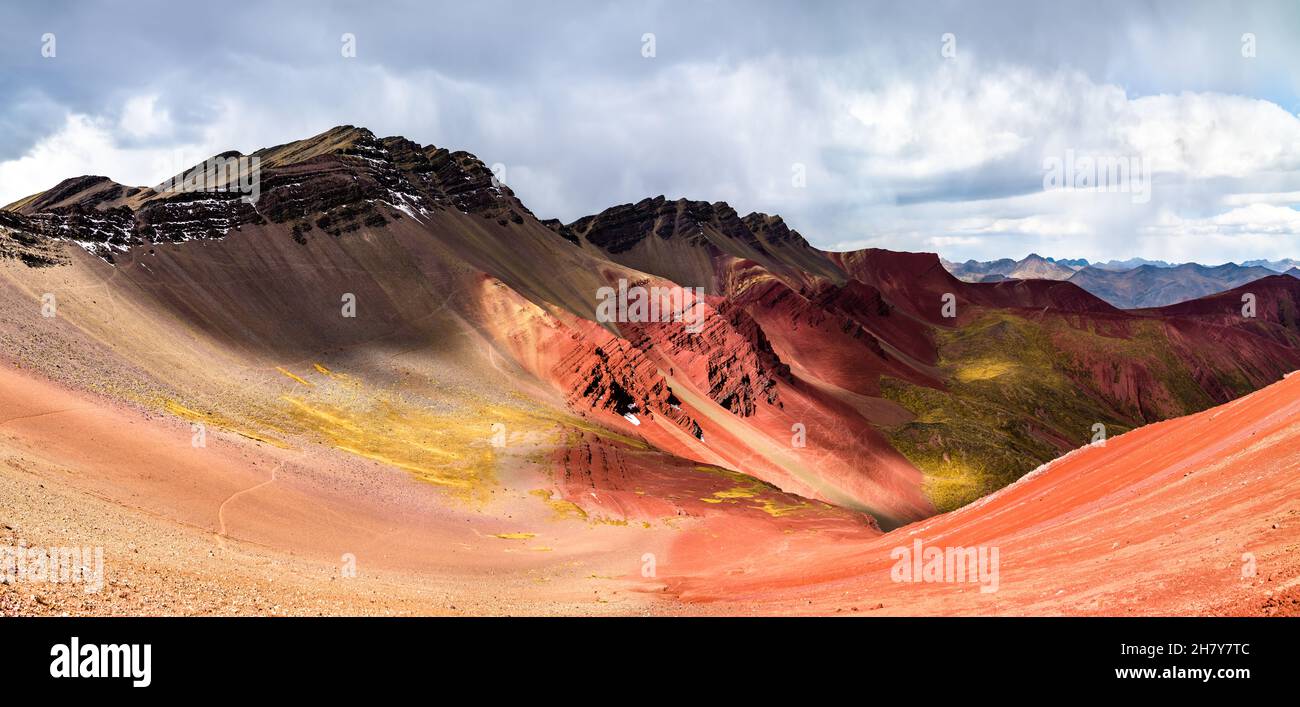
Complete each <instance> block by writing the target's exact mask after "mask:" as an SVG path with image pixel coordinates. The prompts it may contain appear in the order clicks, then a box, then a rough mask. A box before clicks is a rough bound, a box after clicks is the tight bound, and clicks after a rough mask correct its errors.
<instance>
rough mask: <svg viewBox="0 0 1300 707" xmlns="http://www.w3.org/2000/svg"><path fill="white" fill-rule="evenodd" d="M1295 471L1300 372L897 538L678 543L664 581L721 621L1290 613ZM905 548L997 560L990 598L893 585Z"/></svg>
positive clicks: (1298, 563)
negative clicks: (750, 617) (983, 553)
mask: <svg viewBox="0 0 1300 707" xmlns="http://www.w3.org/2000/svg"><path fill="white" fill-rule="evenodd" d="M1298 466H1300V376H1297V375H1291V376H1289V377H1287V378H1286V379H1285V380H1282V381H1279V382H1277V383H1274V384H1273V385H1271V386H1268V387H1267V388H1265V389H1263V390H1261V391H1258V392H1256V393H1253V394H1251V395H1249V396H1246V397H1244V398H1242V399H1240V400H1237V401H1235V402H1233V403H1231V404H1228V405H1222V406H1219V407H1215V408H1212V409H1210V410H1206V411H1204V412H1201V413H1198V414H1196V415H1191V416H1187V417H1180V418H1177V419H1175V420H1171V421H1168V422H1162V423H1159V424H1154V425H1149V426H1146V427H1143V428H1141V429H1138V430H1134V431H1132V432H1129V433H1127V434H1124V435H1122V436H1119V437H1115V438H1112V439H1109V440H1107V442H1106V444H1105V445H1104V446H1101V445H1093V446H1088V447H1083V448H1081V449H1079V450H1076V451H1075V452H1072V453H1070V454H1068V455H1066V456H1064V457H1061V458H1060V459H1058V460H1056V461H1053V462H1052V463H1051V464H1048V465H1044V466H1043V467H1042V468H1040V469H1037V470H1035V471H1034V473H1032V474H1030V475H1028V476H1026V477H1024V478H1023V479H1021V480H1020V481H1019V482H1017V483H1015V484H1013V485H1011V486H1009V487H1007V488H1005V489H1002V490H1001V491H999V492H997V493H995V494H993V495H990V496H988V497H986V498H984V499H981V500H980V501H979V502H977V503H975V504H972V505H971V506H969V507H967V508H964V509H962V510H960V511H957V512H954V513H948V514H945V515H941V516H937V517H935V518H932V519H929V520H927V521H924V522H921V523H917V524H915V525H912V526H909V527H908V528H907V532H906V534H905V535H903V537H895V536H894V535H893V534H890V535H885V536H882V537H879V538H874V539H871V540H869V541H866V542H863V543H859V544H848V543H818V542H816V540H805V539H802V538H791V539H790V540H789V541H788V542H786V543H776V542H773V541H772V540H771V539H770V538H767V537H761V536H760V537H753V536H750V537H732V538H723V539H719V538H710V537H701V536H686V537H683V538H682V539H681V540H680V541H679V542H677V543H676V544H675V545H674V548H673V552H674V557H677V558H680V559H679V561H678V562H675V563H674V565H673V568H672V570H671V574H670V576H667V577H665V578H664V579H663V583H664V585H665V589H666V591H667V592H668V593H669V594H670V595H672V596H674V597H677V598H678V599H679V600H681V601H685V602H690V603H692V604H695V605H703V606H718V607H719V609H718V611H719V612H720V613H734V612H738V611H740V609H738V608H736V607H734V606H732V605H730V604H729V603H728V598H730V597H743V598H744V601H745V607H744V609H743V611H746V612H749V613H759V614H764V615H771V614H778V613H784V612H786V611H789V610H790V609H789V607H790V606H791V605H794V606H797V607H798V610H799V611H801V612H806V613H808V614H813V615H825V614H832V613H836V612H846V613H852V612H854V611H861V612H864V613H866V614H867V615H871V616H876V615H886V616H909V615H918V614H940V615H971V614H988V613H996V614H999V615H1025V614H1031V615H1032V614H1039V613H1044V612H1046V613H1051V614H1068V615H1091V616H1117V615H1147V616H1171V615H1214V616H1243V615H1253V616H1296V615H1300V588H1298V587H1297V586H1296V585H1295V584H1294V580H1293V579H1292V578H1294V577H1296V576H1300V559H1297V557H1296V555H1295V552H1294V549H1293V546H1294V543H1295V542H1296V540H1297V536H1300V530H1297V527H1296V525H1295V523H1294V522H1292V521H1290V520H1289V519H1291V518H1294V515H1295V510H1294V500H1293V499H1294V497H1295V481H1294V473H1295V469H1296V468H1297V467H1298ZM1266 509H1267V510H1266ZM900 534H901V533H900ZM915 543H924V544H923V545H922V547H923V548H931V547H933V548H945V547H959V548H985V549H991V548H999V549H1000V550H1001V563H1000V565H1001V566H1000V568H999V573H998V574H999V576H998V577H996V578H994V577H990V578H988V581H987V582H986V583H985V586H987V587H993V588H995V589H996V591H995V592H987V593H986V592H985V591H984V589H983V588H980V589H978V590H977V588H976V585H974V584H971V585H968V588H967V589H965V590H964V591H961V592H956V591H953V588H952V586H951V585H946V584H944V583H913V582H906V581H904V582H900V581H897V579H895V577H896V576H897V575H896V574H895V573H894V570H895V569H896V568H897V567H898V562H899V557H900V555H899V553H900V551H904V550H906V551H909V552H910V551H912V550H913V548H914V547H916V545H915ZM773 547H779V548H780V549H779V550H774V549H772V548H773ZM1010 548H1015V549H1016V551H1015V553H1012V552H1011V551H1010ZM1242 548H1249V550H1248V551H1247V552H1248V553H1249V554H1248V555H1245V556H1243V551H1242ZM910 556H911V555H910V554H909V555H907V556H906V557H909V558H910ZM1153 557H1159V558H1160V560H1159V561H1158V562H1153V561H1152V558H1153ZM720 561H721V564H719V563H720ZM1247 561H1249V563H1250V564H1249V565H1243V562H1247ZM1207 566H1213V567H1214V568H1215V569H1213V570H1210V571H1206V570H1205V568H1206V567H1207ZM1243 566H1248V567H1249V568H1250V570H1251V571H1250V572H1249V573H1243V571H1242V569H1241V568H1242V567H1243ZM1255 567H1259V568H1261V570H1262V571H1259V572H1258V573H1256V572H1255V571H1254V568H1255ZM1263 568H1267V569H1263ZM1013 577H1014V580H1013V579H1012V578H1013ZM1279 581H1281V582H1282V583H1283V584H1282V585H1281V586H1280V587H1279V588H1273V587H1274V585H1276V584H1277V583H1278V582H1279ZM1288 583H1289V584H1288ZM995 585H996V586H995ZM864 597H869V600H865V601H864V600H863V598H864ZM1137 597H1140V600H1136V599H1137Z"/></svg>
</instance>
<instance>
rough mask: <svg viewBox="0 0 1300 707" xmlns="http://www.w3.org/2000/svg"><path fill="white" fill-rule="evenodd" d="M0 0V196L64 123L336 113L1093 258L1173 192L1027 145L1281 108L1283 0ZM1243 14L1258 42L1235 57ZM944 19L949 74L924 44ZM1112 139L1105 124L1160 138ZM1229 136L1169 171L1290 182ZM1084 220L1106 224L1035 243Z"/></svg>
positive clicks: (247, 124)
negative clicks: (1098, 181) (1246, 56)
mask: <svg viewBox="0 0 1300 707" xmlns="http://www.w3.org/2000/svg"><path fill="white" fill-rule="evenodd" d="M3 14H4V19H5V21H4V23H3V26H2V27H0V39H2V40H3V41H2V44H0V57H2V59H0V61H2V62H3V69H4V70H3V72H2V73H0V91H2V92H3V95H4V96H5V97H6V100H5V101H4V102H3V103H2V104H0V189H3V190H4V193H0V202H3V203H8V201H11V200H12V199H15V198H18V197H21V196H24V195H25V194H27V193H31V192H34V191H38V190H40V189H44V188H48V187H49V186H51V184H47V183H29V182H31V181H32V180H36V179H40V178H43V179H47V180H48V179H49V178H50V177H49V176H45V175H43V174H42V175H41V176H39V177H38V176H33V175H35V173H33V172H30V171H24V170H27V169H28V168H27V167H26V166H22V165H21V164H20V163H21V161H22V158H24V157H25V156H28V155H31V154H33V151H34V150H36V149H37V148H38V147H39V146H41V145H42V144H46V143H57V144H63V143H64V142H70V141H63V142H60V141H58V140H57V138H58V136H60V135H61V134H62V133H64V132H65V131H67V130H68V119H69V116H81V117H83V118H85V119H86V120H87V121H89V122H88V123H87V125H90V126H92V127H93V128H94V129H95V130H99V131H102V132H103V133H104V134H105V136H106V139H108V140H110V141H111V144H112V145H113V146H114V147H115V148H118V149H121V150H123V151H125V153H126V154H136V153H139V154H144V153H145V152H147V151H150V150H154V151H165V150H168V149H171V148H174V147H176V146H178V145H188V146H201V149H209V150H212V151H213V152H216V151H220V150H225V149H240V150H246V151H247V150H252V149H256V148H258V147H263V146H267V145H271V144H278V143H281V142H285V141H288V140H293V139H298V138H302V137H306V136H308V135H311V134H314V133H317V132H320V131H322V130H325V129H327V128H329V127H331V126H333V125H337V124H355V125H364V126H366V127H369V128H370V129H372V130H374V131H375V132H376V133H379V134H382V135H392V134H400V135H404V136H406V137H409V138H411V139H413V140H416V141H419V142H421V143H433V144H437V145H440V146H447V147H451V148H453V149H465V150H469V151H471V152H474V153H475V154H477V155H479V156H480V157H481V158H482V159H484V161H486V162H488V163H489V164H491V163H496V162H499V163H501V164H503V165H505V166H506V168H507V178H506V181H507V182H509V183H510V184H511V186H512V187H513V188H514V189H515V190H516V191H517V192H518V193H519V194H520V195H521V197H523V198H524V200H525V202H526V203H528V204H529V205H530V207H531V208H533V210H534V211H536V212H537V213H538V214H539V215H540V216H543V217H551V216H554V217H559V218H562V219H565V220H569V219H573V218H577V217H579V216H581V215H584V214H587V213H591V212H594V211H598V210H600V209H602V208H605V207H607V206H610V205H613V204H618V203H625V202H629V201H636V200H639V199H641V198H643V197H646V196H653V195H656V194H666V195H668V196H669V197H678V196H682V197H689V198H695V199H707V200H718V199H723V200H727V201H730V202H732V203H733V205H735V206H736V208H737V209H739V210H741V211H742V212H744V211H749V210H760V211H767V212H779V213H782V214H783V215H785V216H786V218H787V220H788V221H790V222H791V223H792V224H793V225H795V227H797V228H799V229H800V231H801V232H803V233H804V234H805V235H806V236H808V237H809V238H810V239H811V240H813V241H814V242H815V243H818V244H819V245H823V246H829V245H833V244H854V245H864V244H868V245H883V246H888V247H899V248H910V249H914V250H922V249H926V250H934V249H939V250H947V251H950V252H952V253H954V254H956V255H976V256H984V255H1000V254H1004V255H1014V254H1015V253H1014V252H1011V251H1014V250H1016V249H1024V250H1025V251H1026V252H1028V250H1029V249H1034V248H1037V247H1044V248H1048V247H1053V246H1059V247H1062V248H1068V249H1069V252H1058V254H1059V255H1076V254H1084V252H1085V251H1089V253H1088V254H1090V255H1092V256H1094V257H1099V256H1101V255H1105V254H1109V253H1113V252H1115V251H1116V249H1122V248H1130V249H1132V248H1140V246H1139V245H1137V244H1139V243H1140V242H1141V241H1140V239H1133V238H1130V237H1129V236H1131V235H1132V234H1135V233H1139V232H1151V233H1159V234H1161V235H1160V238H1162V239H1167V238H1169V237H1170V235H1169V230H1168V229H1164V230H1161V228H1160V227H1161V224H1166V225H1167V223H1168V221H1169V217H1168V215H1166V214H1164V212H1163V210H1164V209H1165V208H1166V207H1167V206H1169V205H1170V204H1173V203H1175V201H1176V199H1173V198H1172V197H1173V196H1174V195H1182V194H1184V193H1185V192H1186V190H1187V189H1190V188H1191V187H1185V186H1178V187H1174V188H1171V189H1170V190H1169V194H1170V195H1171V199H1169V200H1164V199H1157V200H1156V201H1155V202H1154V204H1153V205H1152V207H1151V208H1149V209H1146V210H1145V211H1143V212H1140V213H1138V212H1134V211H1133V210H1132V209H1130V208H1128V207H1124V208H1123V209H1120V210H1117V211H1114V212H1112V213H1109V214H1106V215H1104V217H1102V216H1097V215H1095V214H1089V213H1088V212H1096V211H1097V209H1095V208H1092V207H1083V208H1080V207H1079V206H1078V205H1077V204H1070V203H1066V202H1063V201H1061V200H1059V199H1053V198H1050V195H1049V197H1043V195H1042V194H1041V188H1040V187H1041V166H1040V163H1041V160H1042V157H1043V155H1044V154H1045V153H1050V152H1054V151H1057V150H1059V149H1064V147H1071V146H1079V147H1080V148H1081V149H1089V148H1092V147H1094V146H1095V147H1096V149H1106V148H1108V147H1109V144H1108V143H1106V142H1105V141H1106V140H1109V139H1111V138H1112V137H1113V135H1112V133H1114V130H1113V129H1098V127H1097V123H1098V122H1100V121H1103V120H1107V119H1113V118H1115V117H1116V116H1120V117H1121V118H1123V119H1129V118H1134V119H1136V120H1142V119H1145V118H1146V117H1147V116H1150V115H1152V114H1155V115H1156V117H1155V118H1151V120H1152V121H1157V120H1159V119H1160V117H1161V116H1164V115H1168V114H1177V113H1179V112H1188V111H1192V110H1193V109H1195V110H1202V111H1205V112H1208V113H1209V116H1210V117H1208V118H1206V120H1210V121H1213V120H1223V119H1230V118H1233V117H1234V116H1238V115H1243V114H1247V113H1243V111H1248V110H1249V107H1248V106H1247V107H1244V108H1243V107H1241V106H1236V104H1233V105H1234V106H1235V107H1234V108H1233V109H1232V111H1228V112H1224V113H1222V117H1220V115H1219V114H1218V113H1216V112H1215V111H1216V110H1218V108H1216V107H1214V106H1217V105H1218V103H1216V102H1214V101H1211V102H1210V103H1212V104H1214V105H1212V106H1210V107H1205V106H1202V105H1201V103H1199V102H1197V103H1195V105H1192V104H1179V105H1176V106H1172V107H1170V106H1164V105H1161V104H1159V103H1158V102H1147V103H1140V104H1138V103H1137V101H1139V100H1140V99H1142V98H1143V97H1150V96H1174V97H1176V96H1180V95H1186V94H1195V95H1202V94H1205V95H1213V96H1225V97H1243V98H1246V99H1259V100H1263V101H1267V102H1269V103H1270V104H1273V105H1275V106H1276V107H1277V108H1278V109H1280V111H1281V112H1282V113H1283V114H1284V115H1286V116H1290V117H1291V118H1292V119H1294V117H1295V112H1296V110H1297V108H1298V107H1300V99H1298V98H1297V97H1298V96H1300V73H1298V72H1295V71H1294V67H1296V66H1300V5H1297V4H1295V3H1291V2H1277V3H1248V4H1247V3H1242V4H1234V3H1208V2H1207V3H1189V2H1152V3H1132V2H1102V3H1090V4H1088V5H1086V6H1083V5H1077V6H1075V5H1071V6H1067V5H1065V4H1058V3H1041V2H991V3H971V2H933V3H917V2H817V3H798V2H752V1H751V2H621V3H597V2H547V3H525V2H513V3H503V2H477V3H450V2H436V3H431V2H385V3H377V2H376V3H361V2H349V3H342V2H334V3H329V2H325V3H319V2H296V3H294V2H256V3H253V2H248V3H240V2H223V3H208V4H204V5H201V6H199V5H192V4H187V3H174V2H172V3H162V2H150V1H144V2H135V3H130V4H121V3H108V2H57V1H56V2H45V3H40V4H35V3H33V4H26V5H17V6H9V7H6V8H5V9H4V10H3ZM1247 32H1250V33H1253V34H1255V35H1256V37H1257V47H1258V55H1257V57H1255V58H1253V59H1252V60H1250V61H1243V60H1242V58H1241V55H1240V48H1241V42H1242V40H1241V37H1242V35H1243V33H1247ZM45 33H53V34H54V35H55V37H56V39H57V57H56V58H54V59H46V58H44V57H42V56H41V52H40V49H41V44H42V36H43V35H44V34H45ZM344 33H350V34H351V35H353V36H355V38H356V47H357V55H356V57H355V59H345V58H343V57H342V56H341V52H340V45H341V36H342V35H343V34H344ZM647 33H652V34H653V35H654V45H655V52H654V54H655V55H654V56H653V57H652V58H647V57H645V56H643V51H642V50H643V44H644V42H643V37H644V36H645V35H646V34H647ZM945 33H952V34H953V35H955V38H956V46H957V51H958V56H959V57H960V60H961V62H962V63H961V64H960V66H961V68H960V69H954V68H951V67H946V66H945V64H944V58H943V57H941V55H940V48H941V36H942V35H944V34H945ZM1112 89H1113V90H1112ZM145 98H147V99H148V100H147V102H145V103H142V102H141V100H142V99H145ZM1000 101H1001V102H1000ZM1135 105H1136V107H1134V106H1135ZM142 106H147V111H146V112H145V113H143V114H140V115H143V116H144V118H141V117H140V115H137V113H133V112H132V110H133V109H134V110H143V109H142ZM1224 110H1227V109H1224ZM1234 111H1235V112H1234ZM160 116H165V120H164V119H162V118H160ZM150 117H152V118H158V120H156V121H150V120H146V119H147V118H150ZM141 121H144V122H149V125H148V126H147V129H144V128H141V126H142V125H143V122H141ZM1152 124H1153V125H1154V124H1156V123H1155V122H1153V123H1152ZM137 128H139V129H137ZM1243 129H1244V130H1249V128H1248V127H1247V128H1243ZM1288 129H1289V128H1288V127H1287V126H1286V125H1282V126H1281V127H1279V128H1277V130H1278V131H1280V133H1279V134H1281V135H1282V142H1283V143H1284V147H1285V148H1286V149H1288V150H1289V149H1291V148H1292V147H1294V148H1295V149H1296V150H1297V151H1298V153H1300V145H1296V146H1291V145H1290V144H1289V143H1286V140H1287V139H1289V138H1288V137H1287V136H1288V135H1289V134H1290V133H1288V132H1286V131H1287V130H1288ZM1138 133H1139V134H1136V135H1134V136H1129V137H1128V138H1126V139H1128V140H1129V142H1128V143H1125V144H1142V145H1156V148H1159V147H1160V146H1161V145H1162V143H1160V142H1159V141H1158V140H1157V139H1156V138H1153V137H1151V136H1150V135H1147V134H1146V133H1143V132H1142V131H1140V130H1139V131H1138ZM227 143H228V144H227ZM1156 148H1152V149H1156ZM50 149H51V150H53V149H55V148H53V147H51V148H50ZM67 149H71V148H67ZM1144 149H1146V148H1144ZM1243 149H1244V150H1245V151H1246V152H1247V153H1250V154H1252V155H1254V152H1252V150H1253V149H1254V148H1252V147H1246V148H1243ZM42 154H44V153H42ZM202 156H206V155H200V156H199V157H202ZM1255 157H1257V161H1256V163H1252V164H1257V168H1249V169H1247V173H1240V170H1237V171H1235V172H1234V171H1233V169H1234V168H1233V167H1232V166H1231V165H1229V166H1227V167H1224V166H1223V165H1224V164H1227V163H1228V162H1231V160H1227V159H1226V158H1225V159H1220V160H1218V161H1215V162H1214V163H1213V164H1212V165H1209V166H1206V165H1202V164H1200V163H1195V164H1193V162H1195V160H1183V162H1186V163H1187V164H1181V163H1180V166H1179V169H1183V170H1185V171H1186V172H1187V173H1188V174H1190V175H1192V177H1193V178H1201V177H1203V178H1204V179H1208V180H1217V181H1210V182H1197V183H1196V184H1197V186H1196V187H1195V191H1196V193H1198V194H1201V193H1203V192H1206V191H1209V192H1210V193H1211V194H1212V195H1213V196H1216V197H1217V196H1219V195H1221V194H1224V193H1230V192H1242V191H1249V192H1287V191H1294V190H1297V189H1300V184H1297V183H1296V181H1295V179H1293V178H1292V177H1290V176H1288V175H1287V174H1286V169H1285V168H1286V167H1287V165H1288V164H1290V163H1289V162H1288V161H1287V160H1289V159H1291V157H1292V155H1291V153H1286V154H1281V155H1271V154H1270V155H1256V156H1255ZM68 161H69V163H70V164H74V165H76V164H80V162H79V161H78V159H77V155H75V154H72V155H70V156H68ZM88 163H89V162H88ZM7 166H8V167H9V169H10V171H9V173H8V176H5V175H6V173H5V172H4V170H5V169H6V167H7ZM798 169H802V170H804V173H805V174H806V187H795V186H794V185H793V183H792V180H791V174H792V171H796V170H798ZM1198 170H1199V171H1198ZM1220 172H1222V174H1221V173H1220ZM63 176H72V175H63ZM108 176H111V177H114V178H116V179H119V180H125V179H126V177H127V176H131V175H119V174H113V173H111V172H110V173H109V175H108ZM163 176H166V175H164V174H158V175H150V174H142V175H140V176H139V177H138V178H137V179H136V181H141V180H144V181H148V180H149V179H156V178H161V177H163ZM1175 181H1177V180H1175ZM1207 185H1209V186H1207ZM1261 185H1263V186H1261ZM1035 194H1037V195H1038V198H1037V199H1036V200H1035V196H1034V195H1035ZM1026 199H1029V200H1032V201H1034V203H1023V202H1024V200H1026ZM1175 216H1176V217H1177V218H1183V219H1188V218H1204V217H1206V215H1205V214H1191V213H1177V214H1175ZM1031 217H1032V218H1031ZM1282 218H1283V219H1285V214H1282ZM979 219H984V220H986V221H987V222H988V225H986V226H978V227H974V228H971V224H972V223H977V222H978V221H979ZM1099 219H1100V220H1099ZM1089 220H1091V223H1092V225H1093V227H1095V228H1098V229H1099V228H1100V227H1101V226H1102V225H1103V224H1104V226H1105V228H1106V230H1107V233H1106V234H1105V235H1103V234H1101V233H1100V232H1098V233H1096V234H1094V235H1095V237H1094V238H1091V239H1090V240H1088V241H1087V242H1084V243H1077V242H1071V241H1061V240H1059V239H1060V238H1062V237H1063V236H1061V234H1062V233H1064V234H1069V233H1075V232H1076V231H1075V230H1073V229H1074V227H1073V226H1071V225H1070V224H1071V223H1073V222H1074V221H1080V222H1088V221H1089ZM999 223H1009V224H1011V225H1012V226H1013V227H1011V228H1009V229H1007V230H999V226H998V224H999ZM1084 227H1085V228H1087V223H1085V224H1084ZM963 228H965V229H966V230H962V229H963ZM1035 228H1039V230H1038V231H1035V230H1034V229H1035ZM1143 229H1147V230H1145V231H1144V230H1143ZM1151 229H1155V230H1151ZM1116 230H1118V231H1119V233H1115V232H1114V231H1116ZM1126 230H1127V231H1129V233H1125V232H1124V231H1126ZM1054 239H1057V240H1054ZM1165 245H1167V240H1162V241H1159V243H1156V242H1154V241H1153V242H1152V245H1151V247H1152V248H1160V247H1165ZM1287 248H1288V251H1287V252H1288V254H1290V255H1296V254H1297V252H1296V251H1295V250H1291V246H1290V245H1288V246H1287ZM1128 254H1137V253H1135V252H1133V253H1128Z"/></svg>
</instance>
